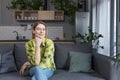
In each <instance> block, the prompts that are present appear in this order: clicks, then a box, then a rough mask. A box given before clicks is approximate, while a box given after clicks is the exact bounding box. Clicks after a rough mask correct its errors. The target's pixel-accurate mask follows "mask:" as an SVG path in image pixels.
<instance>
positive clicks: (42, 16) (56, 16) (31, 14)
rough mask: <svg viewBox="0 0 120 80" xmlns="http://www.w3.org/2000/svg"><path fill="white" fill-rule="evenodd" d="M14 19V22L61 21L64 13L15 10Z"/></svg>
mask: <svg viewBox="0 0 120 80" xmlns="http://www.w3.org/2000/svg"><path fill="white" fill-rule="evenodd" d="M14 19H15V20H16V21H31V20H47V21H48V20H49V21H50V20H52V21H63V20H64V11H60V10H56V11H51V10H49V11H45V10H43V11H42V10H15V11H14Z"/></svg>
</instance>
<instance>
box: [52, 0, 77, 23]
mask: <svg viewBox="0 0 120 80" xmlns="http://www.w3.org/2000/svg"><path fill="white" fill-rule="evenodd" d="M51 4H52V5H54V8H55V9H56V10H63V11H64V14H65V15H66V16H68V17H69V19H68V20H69V22H70V23H72V24H74V21H75V12H76V11H78V10H79V8H78V7H77V3H76V2H75V1H72V0H51Z"/></svg>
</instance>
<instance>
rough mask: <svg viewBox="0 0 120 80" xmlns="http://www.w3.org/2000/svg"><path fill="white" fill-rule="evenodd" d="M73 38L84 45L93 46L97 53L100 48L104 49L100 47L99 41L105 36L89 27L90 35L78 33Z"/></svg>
mask: <svg viewBox="0 0 120 80" xmlns="http://www.w3.org/2000/svg"><path fill="white" fill-rule="evenodd" d="M73 38H74V39H79V40H80V41H79V42H80V43H82V44H92V48H93V52H97V51H96V50H97V49H98V48H102V49H104V46H100V45H99V39H100V38H103V35H102V34H98V33H97V32H93V31H92V29H91V27H88V34H87V33H85V34H81V33H79V32H78V33H77V34H76V35H75V36H73Z"/></svg>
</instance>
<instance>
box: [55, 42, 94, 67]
mask: <svg viewBox="0 0 120 80" xmlns="http://www.w3.org/2000/svg"><path fill="white" fill-rule="evenodd" d="M70 51H77V52H85V53H91V52H92V47H91V45H90V44H85V45H84V44H68V43H67V44H66V43H55V64H56V67H57V68H64V69H68V68H69V57H68V56H69V52H70Z"/></svg>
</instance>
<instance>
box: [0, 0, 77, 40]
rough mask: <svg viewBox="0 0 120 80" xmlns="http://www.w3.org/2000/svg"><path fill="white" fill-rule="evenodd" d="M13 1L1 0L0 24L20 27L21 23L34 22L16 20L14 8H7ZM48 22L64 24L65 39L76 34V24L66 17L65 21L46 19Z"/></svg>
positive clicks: (54, 24) (48, 23)
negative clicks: (72, 23)
mask: <svg viewBox="0 0 120 80" xmlns="http://www.w3.org/2000/svg"><path fill="white" fill-rule="evenodd" d="M11 1H12V0H0V26H7V27H8V28H11V26H16V27H20V26H21V24H26V25H27V24H31V23H33V22H16V21H15V20H14V19H13V12H14V10H8V9H7V8H6V6H7V5H8V4H9V3H10V2H11ZM48 7H49V6H48ZM49 8H50V7H49ZM46 24H47V26H63V30H64V34H65V39H67V40H70V39H72V36H73V35H74V34H75V25H71V24H70V23H69V22H68V20H67V18H66V17H65V21H64V22H47V21H46ZM3 34H4V33H3Z"/></svg>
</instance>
